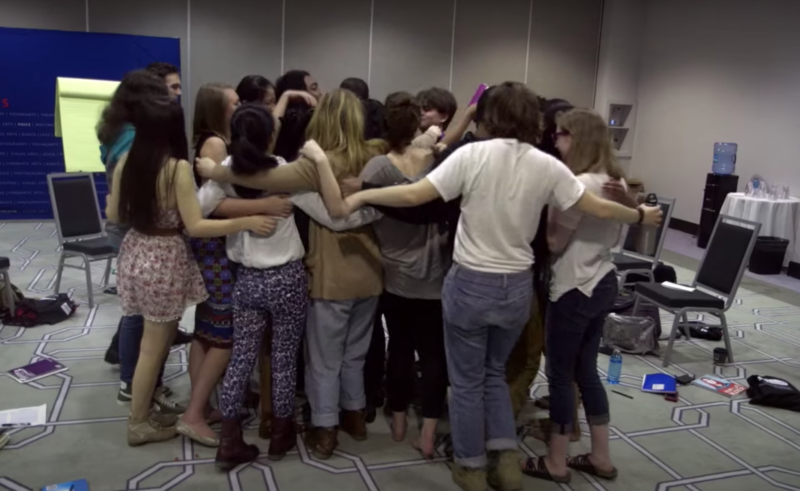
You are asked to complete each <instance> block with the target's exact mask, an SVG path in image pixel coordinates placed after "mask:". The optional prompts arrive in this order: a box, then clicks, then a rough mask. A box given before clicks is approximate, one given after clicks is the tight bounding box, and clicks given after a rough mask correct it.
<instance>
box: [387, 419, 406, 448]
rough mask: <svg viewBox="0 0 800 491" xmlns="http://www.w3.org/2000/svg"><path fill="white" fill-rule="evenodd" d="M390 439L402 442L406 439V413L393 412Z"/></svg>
mask: <svg viewBox="0 0 800 491" xmlns="http://www.w3.org/2000/svg"><path fill="white" fill-rule="evenodd" d="M390 426H391V429H392V440H394V441H396V442H402V441H404V440H405V439H406V430H407V429H408V418H407V417H406V413H393V414H392V424H391V425H390Z"/></svg>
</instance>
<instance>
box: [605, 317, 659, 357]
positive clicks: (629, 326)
mask: <svg viewBox="0 0 800 491" xmlns="http://www.w3.org/2000/svg"><path fill="white" fill-rule="evenodd" d="M601 346H606V347H609V348H612V349H618V350H620V351H621V352H623V353H631V354H637V355H646V354H654V355H658V353H659V344H658V336H657V335H656V325H655V321H653V319H651V318H650V317H638V316H637V317H632V316H627V315H618V314H609V316H608V317H606V322H605V324H604V325H603V341H602V343H601Z"/></svg>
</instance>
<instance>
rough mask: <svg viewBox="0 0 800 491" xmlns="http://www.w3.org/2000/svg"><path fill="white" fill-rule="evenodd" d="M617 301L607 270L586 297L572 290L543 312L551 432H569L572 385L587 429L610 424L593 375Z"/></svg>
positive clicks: (603, 396) (602, 391) (601, 389)
mask: <svg viewBox="0 0 800 491" xmlns="http://www.w3.org/2000/svg"><path fill="white" fill-rule="evenodd" d="M616 298H617V276H616V273H614V272H613V271H612V272H610V273H608V275H606V276H605V277H604V278H603V279H602V280H600V283H598V284H597V286H595V287H594V291H593V292H592V296H591V297H587V296H586V295H585V294H584V293H583V292H581V291H580V290H578V289H573V290H570V291H568V292H567V293H565V294H564V295H563V296H561V298H559V299H558V300H557V301H555V302H553V303H551V304H550V307H549V308H548V309H547V321H546V325H545V353H547V381H548V385H549V387H550V420H551V421H552V424H553V426H552V428H553V430H552V431H553V432H557V433H559V434H562V435H567V434H569V433H571V432H572V426H573V425H574V424H575V422H574V421H573V420H572V418H573V414H574V412H575V392H574V390H575V389H574V388H573V386H572V384H573V382H575V383H576V384H577V385H578V389H579V390H580V392H581V398H582V399H583V407H584V409H585V410H586V420H587V421H588V423H589V425H592V426H602V425H606V424H608V422H609V415H608V396H607V395H606V389H605V388H604V387H603V383H602V382H601V381H600V376H599V375H598V374H597V350H598V349H599V348H600V338H601V337H602V335H603V325H604V324H605V320H606V316H608V313H609V311H610V310H611V308H612V307H613V306H614V300H615V299H616Z"/></svg>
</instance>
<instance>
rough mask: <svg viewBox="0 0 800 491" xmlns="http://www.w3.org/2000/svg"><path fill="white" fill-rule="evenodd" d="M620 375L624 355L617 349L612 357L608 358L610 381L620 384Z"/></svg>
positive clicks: (610, 382)
mask: <svg viewBox="0 0 800 491" xmlns="http://www.w3.org/2000/svg"><path fill="white" fill-rule="evenodd" d="M620 375H622V355H621V354H620V352H619V350H616V349H615V350H614V354H612V355H611V359H610V360H608V383H609V384H614V385H616V384H618V383H619V376H620Z"/></svg>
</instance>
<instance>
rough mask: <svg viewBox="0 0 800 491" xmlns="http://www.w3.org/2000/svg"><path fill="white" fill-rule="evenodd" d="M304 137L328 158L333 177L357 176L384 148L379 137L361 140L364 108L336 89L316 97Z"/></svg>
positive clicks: (354, 99)
mask: <svg viewBox="0 0 800 491" xmlns="http://www.w3.org/2000/svg"><path fill="white" fill-rule="evenodd" d="M306 138H308V139H311V140H315V141H316V142H317V143H318V144H319V146H320V147H321V148H322V149H323V150H325V152H326V153H327V154H328V156H329V157H332V158H331V164H332V165H333V171H334V173H335V174H336V176H337V177H343V176H357V175H359V174H360V173H361V170H362V169H363V168H364V166H365V165H366V164H367V161H368V160H369V159H371V158H372V157H374V156H376V155H379V154H381V153H386V152H387V151H388V148H387V147H388V145H387V144H386V142H384V141H383V140H369V141H366V140H364V107H363V105H362V103H361V101H360V100H359V99H358V97H356V95H355V94H353V93H352V92H350V91H349V90H343V89H336V90H333V91H331V92H328V93H327V94H325V95H324V96H322V98H321V99H320V100H319V103H318V104H317V108H316V109H315V110H314V115H313V116H312V117H311V121H310V122H309V123H308V128H307V129H306Z"/></svg>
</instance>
